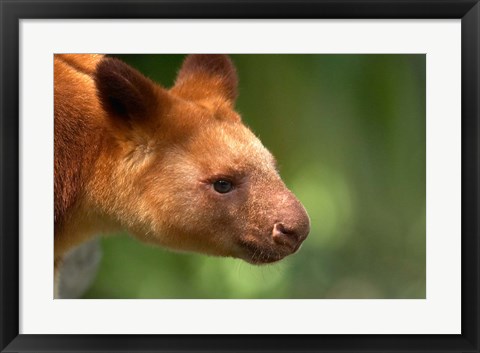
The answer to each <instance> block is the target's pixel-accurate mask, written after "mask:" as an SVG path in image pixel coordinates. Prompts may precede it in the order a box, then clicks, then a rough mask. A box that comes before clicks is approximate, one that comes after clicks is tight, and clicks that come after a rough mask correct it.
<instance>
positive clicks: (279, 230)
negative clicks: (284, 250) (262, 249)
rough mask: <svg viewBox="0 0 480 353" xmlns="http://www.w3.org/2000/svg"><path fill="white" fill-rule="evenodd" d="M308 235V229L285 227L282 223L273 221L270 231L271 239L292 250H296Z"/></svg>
mask: <svg viewBox="0 0 480 353" xmlns="http://www.w3.org/2000/svg"><path fill="white" fill-rule="evenodd" d="M307 235H308V230H303V229H302V230H300V229H298V230H297V229H294V228H287V227H285V225H283V223H275V224H274V226H273V231H272V238H273V241H274V242H275V243H277V244H279V245H284V246H287V247H289V248H290V249H291V250H292V252H295V251H297V250H298V248H299V247H300V245H301V244H302V242H303V241H304V240H305V238H306V237H307Z"/></svg>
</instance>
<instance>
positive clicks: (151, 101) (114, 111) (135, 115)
mask: <svg viewBox="0 0 480 353" xmlns="http://www.w3.org/2000/svg"><path fill="white" fill-rule="evenodd" d="M94 77H95V84H96V86H97V94H98V96H99V98H100V102H101V104H102V106H103V108H104V109H105V110H106V111H107V112H109V113H110V114H111V115H113V116H115V117H119V118H121V119H124V120H126V121H138V120H143V119H146V118H147V117H148V116H149V115H151V114H152V112H154V111H155V110H156V109H157V108H158V106H159V104H161V102H160V100H161V97H162V89H161V87H159V86H157V85H156V84H155V83H154V82H153V81H151V80H150V79H148V78H146V77H145V76H143V75H142V74H141V73H140V72H138V71H137V70H135V69H133V68H132V67H130V66H129V65H127V64H125V63H124V62H123V61H120V60H118V59H115V58H109V57H106V58H104V59H102V60H101V61H100V63H99V64H98V65H97V68H96V71H95V75H94ZM165 94H166V92H165Z"/></svg>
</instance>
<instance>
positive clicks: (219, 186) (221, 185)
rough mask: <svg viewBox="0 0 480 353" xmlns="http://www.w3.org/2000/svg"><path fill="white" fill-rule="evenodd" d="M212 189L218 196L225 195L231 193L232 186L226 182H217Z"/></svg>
mask: <svg viewBox="0 0 480 353" xmlns="http://www.w3.org/2000/svg"><path fill="white" fill-rule="evenodd" d="M213 188H214V189H215V191H216V192H219V193H220V194H225V193H227V192H229V191H232V189H233V185H232V183H231V182H229V181H228V180H217V181H216V182H214V183H213Z"/></svg>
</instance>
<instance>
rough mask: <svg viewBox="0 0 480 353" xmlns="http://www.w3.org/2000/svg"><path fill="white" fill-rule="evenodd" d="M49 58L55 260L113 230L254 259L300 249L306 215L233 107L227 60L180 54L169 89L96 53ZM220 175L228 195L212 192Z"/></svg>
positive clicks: (232, 78) (184, 247)
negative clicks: (179, 66) (51, 64)
mask: <svg viewBox="0 0 480 353" xmlns="http://www.w3.org/2000/svg"><path fill="white" fill-rule="evenodd" d="M54 60H55V198H54V201H55V262H56V263H57V262H58V261H60V260H61V258H62V256H63V255H64V254H65V252H67V251H68V250H69V249H71V248H72V247H74V246H76V245H78V244H80V243H81V242H83V241H85V240H87V239H88V238H89V237H92V236H94V235H95V234H98V233H107V232H111V231H115V230H120V229H126V230H128V231H129V232H130V233H131V234H132V235H134V236H136V237H137V238H139V239H141V240H143V241H146V242H151V243H154V244H158V245H161V246H165V247H167V248H171V249H177V250H185V251H196V252H202V253H206V254H211V255H219V256H233V257H239V258H242V259H244V260H246V261H249V262H252V263H267V262H272V261H277V260H279V259H281V258H283V257H284V256H286V255H288V254H290V253H292V252H295V251H296V250H297V249H298V247H299V246H300V244H301V242H302V241H303V240H304V239H305V237H306V236H307V234H308V231H309V220H308V216H307V214H306V212H305V210H304V208H303V207H302V205H301V204H300V203H299V201H298V200H297V199H296V198H295V197H294V196H293V194H292V193H291V192H290V191H289V190H288V189H287V188H286V187H285V185H284V184H283V182H282V181H281V179H280V177H279V175H278V173H277V171H276V168H275V161H274V159H273V157H272V156H271V154H270V153H269V152H268V151H267V150H266V149H265V148H264V147H263V146H262V144H261V143H260V141H259V140H258V139H257V138H256V137H255V135H254V134H253V133H252V132H251V131H250V130H249V129H248V128H246V127H245V126H244V125H243V124H242V122H241V119H240V116H239V115H238V114H237V113H236V112H235V111H234V109H233V108H234V101H235V98H236V95H237V75H236V71H235V68H234V66H233V64H232V62H231V60H230V58H229V57H228V56H225V55H191V56H188V57H187V59H186V60H185V62H184V64H183V66H182V69H181V70H180V72H179V75H178V77H177V81H176V84H175V85H174V87H173V88H171V89H170V90H167V89H165V88H163V87H161V86H159V85H157V84H155V83H154V82H152V81H151V80H149V79H148V78H146V77H144V76H143V75H141V74H140V73H139V72H137V71H136V70H134V69H132V68H131V67H129V66H128V65H126V64H125V63H123V62H121V61H119V60H117V59H113V58H109V57H104V56H102V55H55V59H54ZM220 179H221V180H228V181H230V182H232V183H233V185H234V188H233V189H232V191H230V192H228V193H225V194H220V193H218V192H216V191H215V190H214V187H213V184H214V183H215V182H216V181H218V180H220Z"/></svg>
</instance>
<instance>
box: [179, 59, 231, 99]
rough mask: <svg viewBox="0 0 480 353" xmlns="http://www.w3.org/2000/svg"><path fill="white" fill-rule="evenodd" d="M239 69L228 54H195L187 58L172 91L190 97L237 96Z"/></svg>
mask: <svg viewBox="0 0 480 353" xmlns="http://www.w3.org/2000/svg"><path fill="white" fill-rule="evenodd" d="M237 86H238V78H237V71H236V70H235V66H234V65H233V62H232V60H231V59H230V57H229V56H228V55H219V54H193V55H188V56H187V58H186V59H185V61H184V63H183V65H182V68H181V69H180V72H179V73H178V76H177V79H176V82H175V86H174V87H173V88H172V91H173V92H174V93H176V94H178V95H181V96H183V97H185V98H188V99H193V100H195V99H205V98H210V97H215V96H216V97H221V98H224V99H227V100H229V101H231V102H233V101H235V99H236V98H237Z"/></svg>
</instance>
